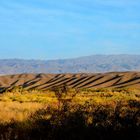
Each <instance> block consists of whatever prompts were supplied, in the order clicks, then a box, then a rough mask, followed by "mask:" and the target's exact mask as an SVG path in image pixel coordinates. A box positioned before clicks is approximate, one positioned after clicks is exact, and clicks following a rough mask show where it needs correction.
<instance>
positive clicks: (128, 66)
mask: <svg viewBox="0 0 140 140" xmlns="http://www.w3.org/2000/svg"><path fill="white" fill-rule="evenodd" d="M112 71H115V72H121V71H140V55H128V54H120V55H91V56H83V57H78V58H71V59H56V60H34V59H31V60H25V59H0V74H2V75H3V74H4V75H7V74H20V73H98V72H99V73H105V72H112Z"/></svg>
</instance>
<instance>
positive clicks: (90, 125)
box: [0, 86, 140, 140]
mask: <svg viewBox="0 0 140 140" xmlns="http://www.w3.org/2000/svg"><path fill="white" fill-rule="evenodd" d="M120 138H123V139H127V140H128V139H133V140H135V139H136V140H138V139H140V91H139V90H136V89H122V88H121V89H109V88H108V89H92V90H91V89H82V90H79V89H69V88H67V87H65V86H63V87H59V88H57V87H54V88H52V89H51V90H48V91H46V92H42V91H37V90H32V91H27V90H24V89H22V88H14V89H12V90H10V91H6V92H5V93H3V94H1V95H0V140H56V139H60V140H74V139H76V140H77V139H78V140H79V139H80V140H82V139H83V140H84V139H95V140H96V139H97V140H104V139H120Z"/></svg>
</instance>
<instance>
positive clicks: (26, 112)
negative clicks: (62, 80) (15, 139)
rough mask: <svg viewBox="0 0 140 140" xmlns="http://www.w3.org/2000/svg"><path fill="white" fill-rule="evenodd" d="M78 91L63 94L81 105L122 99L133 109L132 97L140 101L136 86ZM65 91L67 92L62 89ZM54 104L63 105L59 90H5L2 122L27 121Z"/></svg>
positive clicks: (0, 113)
mask: <svg viewBox="0 0 140 140" xmlns="http://www.w3.org/2000/svg"><path fill="white" fill-rule="evenodd" d="M73 92H75V90H74V89H70V90H69V93H68V94H67V95H65V96H63V95H62V97H61V98H62V99H63V100H64V101H66V102H67V101H69V102H70V103H69V104H70V105H71V106H75V105H81V106H85V105H86V104H87V103H88V104H89V105H95V106H99V105H103V106H106V105H109V106H111V107H115V106H116V105H117V103H118V102H121V103H122V104H123V105H125V108H128V109H129V105H128V104H129V103H130V102H132V101H135V102H139V103H140V92H139V90H132V89H100V90H89V89H85V90H80V91H78V93H75V95H74V97H72V96H71V95H72V94H73ZM62 94H63V93H62ZM47 107H52V108H55V109H58V108H59V101H58V98H57V96H56V95H55V92H53V91H46V92H41V91H37V90H33V91H22V92H21V91H18V90H16V91H12V92H5V93H3V94H1V95H0V122H1V123H5V122H6V123H9V122H11V121H25V120H27V119H28V118H29V117H30V116H31V115H32V114H34V113H35V112H36V111H37V110H39V109H44V108H45V109H47Z"/></svg>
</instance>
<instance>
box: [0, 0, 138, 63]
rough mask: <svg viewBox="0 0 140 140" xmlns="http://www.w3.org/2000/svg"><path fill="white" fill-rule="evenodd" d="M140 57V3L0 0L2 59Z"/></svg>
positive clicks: (121, 0) (132, 0) (134, 0)
mask: <svg viewBox="0 0 140 140" xmlns="http://www.w3.org/2000/svg"><path fill="white" fill-rule="evenodd" d="M94 54H140V0H0V59H8V58H20V59H42V60H48V59H63V58H75V57H80V56H88V55H94Z"/></svg>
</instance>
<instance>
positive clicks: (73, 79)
mask: <svg viewBox="0 0 140 140" xmlns="http://www.w3.org/2000/svg"><path fill="white" fill-rule="evenodd" d="M64 84H65V85H67V86H69V87H71V88H107V87H110V88H115V87H116V88H120V87H132V88H139V89H140V72H110V73H97V74H96V73H95V74H86V73H83V74H82V73H81V74H17V75H7V76H0V90H1V92H2V91H3V90H5V89H12V88H14V87H17V86H22V87H23V88H25V89H38V90H47V89H49V88H52V87H54V86H61V85H64Z"/></svg>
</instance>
